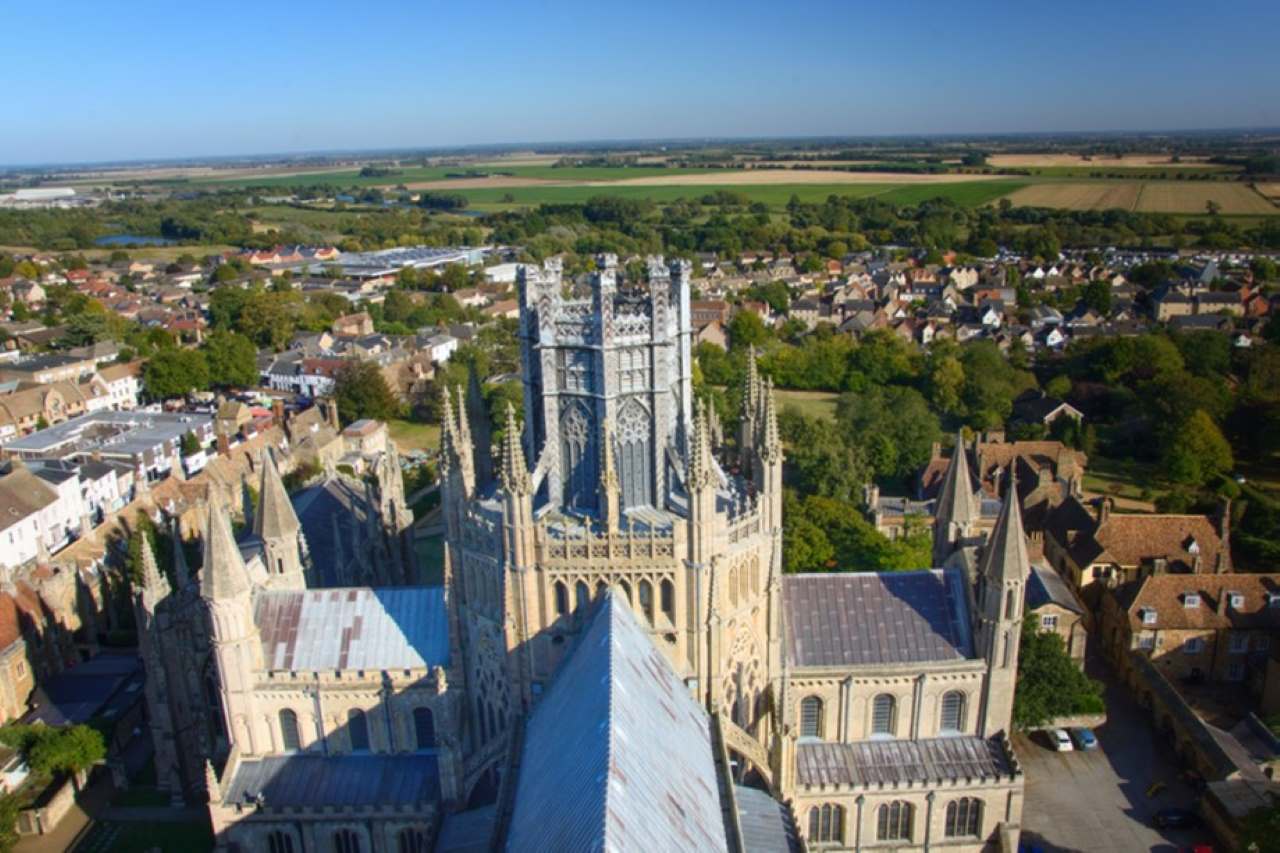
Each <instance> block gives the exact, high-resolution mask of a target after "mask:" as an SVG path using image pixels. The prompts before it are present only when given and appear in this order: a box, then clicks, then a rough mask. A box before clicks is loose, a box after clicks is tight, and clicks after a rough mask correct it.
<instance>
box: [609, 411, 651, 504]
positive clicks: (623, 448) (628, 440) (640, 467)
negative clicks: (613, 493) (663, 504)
mask: <svg viewBox="0 0 1280 853" xmlns="http://www.w3.org/2000/svg"><path fill="white" fill-rule="evenodd" d="M651 432H652V429H651V428H650V418H649V412H648V410H647V409H645V407H644V406H643V405H642V404H641V403H640V402H639V401H638V400H636V399H635V398H632V399H630V400H627V402H626V403H624V404H623V406H622V411H621V412H620V413H619V414H618V432H617V442H618V447H617V450H618V481H619V486H620V488H621V492H622V494H621V496H622V505H623V506H624V507H633V506H649V505H652V504H653V464H652V461H651V458H652V453H651V452H650V448H651V446H652V440H651V435H650V434H651Z"/></svg>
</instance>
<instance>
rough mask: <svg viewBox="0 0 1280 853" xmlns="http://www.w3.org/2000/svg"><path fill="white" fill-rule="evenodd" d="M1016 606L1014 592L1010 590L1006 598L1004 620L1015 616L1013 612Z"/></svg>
mask: <svg viewBox="0 0 1280 853" xmlns="http://www.w3.org/2000/svg"><path fill="white" fill-rule="evenodd" d="M1015 604H1016V602H1015V601H1014V595H1013V590H1009V591H1008V592H1006V593H1005V596H1004V618H1006V619H1012V618H1013V617H1014V616H1015V614H1014V612H1013V609H1014V605H1015Z"/></svg>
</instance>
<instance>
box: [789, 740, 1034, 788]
mask: <svg viewBox="0 0 1280 853" xmlns="http://www.w3.org/2000/svg"><path fill="white" fill-rule="evenodd" d="M1012 773H1013V769H1012V767H1011V766H1010V764H1009V760H1008V758H1007V757H1006V756H1005V754H1004V750H1003V748H1002V747H1001V746H1000V744H998V743H997V742H996V741H994V740H986V739H984V738H980V737H974V736H972V735H969V736H965V737H939V738H925V739H922V740H892V739H889V740H866V741H857V742H855V743H825V742H816V743H809V742H802V743H799V744H797V745H796V779H797V781H798V782H799V783H800V784H801V785H855V786H861V785H903V784H907V783H910V782H938V781H952V780H959V779H993V778H996V777H999V776H1008V775H1010V774H1012Z"/></svg>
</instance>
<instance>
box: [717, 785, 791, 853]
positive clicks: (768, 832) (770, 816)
mask: <svg viewBox="0 0 1280 853" xmlns="http://www.w3.org/2000/svg"><path fill="white" fill-rule="evenodd" d="M733 798H734V799H735V800H737V801H738V826H739V827H741V829H742V849H743V851H744V853H799V851H800V839H799V836H798V835H797V834H796V825H795V823H794V822H793V821H792V819H791V810H790V809H788V808H787V807H786V806H784V805H783V804H782V803H780V802H778V801H777V800H775V799H774V798H773V797H771V796H769V795H768V794H767V793H766V792H764V791H761V790H759V789H757V788H748V787H746V786H745V785H735V786H734V788H733Z"/></svg>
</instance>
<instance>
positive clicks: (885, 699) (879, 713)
mask: <svg viewBox="0 0 1280 853" xmlns="http://www.w3.org/2000/svg"><path fill="white" fill-rule="evenodd" d="M897 716H898V703H897V701H896V700H895V699H894V698H893V697H892V696H890V695H889V694H888V693H881V694H880V695H879V696H877V697H876V698H875V700H874V701H873V702H872V704H871V733H872V734H873V735H888V736H890V737H892V736H893V734H894V732H895V731H896V730H897V725H896V723H897Z"/></svg>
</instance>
